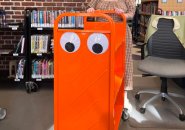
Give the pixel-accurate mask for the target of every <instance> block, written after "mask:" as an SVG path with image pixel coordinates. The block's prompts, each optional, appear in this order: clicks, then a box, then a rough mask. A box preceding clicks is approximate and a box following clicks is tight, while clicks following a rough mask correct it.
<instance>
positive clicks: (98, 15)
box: [54, 12, 114, 29]
mask: <svg viewBox="0 0 185 130" xmlns="http://www.w3.org/2000/svg"><path fill="white" fill-rule="evenodd" d="M65 16H76V17H79V16H81V17H102V18H105V19H107V20H108V22H109V23H110V25H111V26H113V25H114V21H113V19H112V18H111V17H110V16H108V15H106V14H104V13H101V12H95V13H73V12H69V13H62V14H61V15H59V16H58V17H57V18H56V19H55V22H54V27H55V28H57V29H58V23H59V21H60V20H61V19H62V18H63V17H65Z"/></svg>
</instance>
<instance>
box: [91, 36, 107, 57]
mask: <svg viewBox="0 0 185 130" xmlns="http://www.w3.org/2000/svg"><path fill="white" fill-rule="evenodd" d="M87 46H88V49H89V50H90V51H91V52H92V53H94V54H103V53H104V52H106V51H107V49H108V47H109V41H108V39H107V37H106V36H105V35H104V34H102V33H93V34H91V35H90V36H89V38H88V40H87Z"/></svg>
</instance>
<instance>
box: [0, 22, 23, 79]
mask: <svg viewBox="0 0 185 130" xmlns="http://www.w3.org/2000/svg"><path fill="white" fill-rule="evenodd" d="M0 31H2V32H9V33H12V35H13V34H14V31H18V32H20V33H21V32H24V28H23V24H22V23H6V24H4V25H1V26H0ZM21 34H22V33H21ZM16 35H17V33H16ZM2 37H3V36H2ZM2 40H3V39H2ZM9 40H10V41H11V40H13V39H9ZM12 43H13V45H12V46H13V47H11V48H10V49H7V48H1V49H0V57H1V59H2V60H3V61H2V63H5V64H7V65H4V66H7V67H6V68H7V69H5V70H2V71H4V72H2V73H1V74H3V76H2V77H1V78H0V80H1V81H7V80H8V81H15V82H20V81H24V80H25V62H26V55H25V49H26V44H25V43H26V41H25V34H24V35H21V36H20V39H19V41H18V43H17V44H15V43H14V42H12ZM14 44H15V45H14Z"/></svg>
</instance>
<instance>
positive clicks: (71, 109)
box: [54, 11, 126, 130]
mask: <svg viewBox="0 0 185 130" xmlns="http://www.w3.org/2000/svg"><path fill="white" fill-rule="evenodd" d="M106 13H115V12H114V11H96V12H95V13H64V14H61V15H60V16H59V17H58V18H57V19H56V20H55V24H54V25H55V26H54V46H55V48H54V74H55V78H54V95H55V96H54V127H55V130H75V129H77V130H118V126H119V122H120V117H121V114H122V109H123V103H124V101H123V100H124V96H123V94H124V87H123V86H124V72H125V44H126V43H125V35H126V18H125V16H124V15H120V16H121V17H122V19H123V22H114V21H113V19H112V18H111V17H110V16H109V15H106ZM66 16H75V17H84V28H83V29H64V28H63V29H60V28H58V23H59V21H60V20H61V19H62V18H64V17H66ZM87 17H96V18H97V17H98V18H99V17H101V18H104V19H106V20H107V21H106V22H100V21H99V22H88V21H87Z"/></svg>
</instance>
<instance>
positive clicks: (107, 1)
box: [87, 0, 136, 109]
mask: <svg viewBox="0 0 185 130" xmlns="http://www.w3.org/2000/svg"><path fill="white" fill-rule="evenodd" d="M135 9H136V4H135V0H91V1H90V2H89V3H88V7H87V12H88V13H91V12H94V11H95V10H115V13H117V14H121V13H124V14H125V16H126V18H127V19H132V18H133V17H134V14H135ZM111 17H112V18H113V19H114V20H115V21H120V17H118V16H117V15H111ZM132 89H133V61H132V34H131V30H130V28H129V26H128V25H127V31H126V72H125V99H126V100H125V108H129V109H130V107H129V104H128V100H127V90H132Z"/></svg>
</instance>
